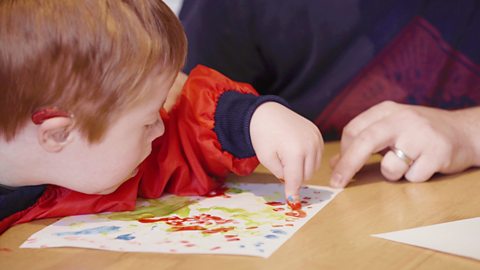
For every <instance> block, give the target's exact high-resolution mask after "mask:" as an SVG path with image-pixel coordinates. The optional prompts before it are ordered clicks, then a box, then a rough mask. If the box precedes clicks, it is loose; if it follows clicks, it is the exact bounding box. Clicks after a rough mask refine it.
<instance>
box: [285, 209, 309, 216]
mask: <svg viewBox="0 0 480 270" xmlns="http://www.w3.org/2000/svg"><path fill="white" fill-rule="evenodd" d="M285 215H287V216H291V217H299V218H304V217H306V216H307V213H305V212H304V211H302V210H294V211H292V212H288V213H285Z"/></svg>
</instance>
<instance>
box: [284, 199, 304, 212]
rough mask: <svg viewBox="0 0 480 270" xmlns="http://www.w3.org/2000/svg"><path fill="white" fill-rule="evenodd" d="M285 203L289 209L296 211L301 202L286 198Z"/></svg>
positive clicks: (299, 207)
mask: <svg viewBox="0 0 480 270" xmlns="http://www.w3.org/2000/svg"><path fill="white" fill-rule="evenodd" d="M287 204H288V206H289V207H290V209H292V210H294V211H296V210H300V209H302V203H301V202H291V201H289V200H287Z"/></svg>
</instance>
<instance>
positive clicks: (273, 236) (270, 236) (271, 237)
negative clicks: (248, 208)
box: [265, 234, 278, 239]
mask: <svg viewBox="0 0 480 270" xmlns="http://www.w3.org/2000/svg"><path fill="white" fill-rule="evenodd" d="M265 238H267V239H277V238H278V236H276V235H274V234H267V235H265Z"/></svg>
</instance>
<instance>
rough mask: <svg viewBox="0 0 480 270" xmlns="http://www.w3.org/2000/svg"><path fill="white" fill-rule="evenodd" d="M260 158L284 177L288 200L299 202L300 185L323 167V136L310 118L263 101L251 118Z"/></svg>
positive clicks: (254, 143) (252, 137) (273, 170)
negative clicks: (321, 165) (321, 163)
mask: <svg viewBox="0 0 480 270" xmlns="http://www.w3.org/2000/svg"><path fill="white" fill-rule="evenodd" d="M250 136H251V140H252V145H253V148H254V150H255V153H256V154H257V158H258V160H259V161H260V163H262V164H263V165H264V166H265V167H266V168H267V169H269V170H270V171H271V172H272V173H273V174H274V175H275V176H276V177H277V178H278V179H283V180H284V181H285V196H286V198H287V201H288V202H291V203H295V204H297V203H299V202H300V196H299V189H300V187H301V185H302V183H303V182H304V180H306V179H309V178H310V177H311V176H312V174H313V172H314V171H315V170H316V169H318V168H319V167H320V162H321V158H322V152H323V139H322V135H321V134H320V131H319V130H318V128H317V127H316V126H315V125H314V124H313V123H312V122H310V121H309V120H307V119H305V118H303V117H302V116H300V115H298V114H296V113H295V112H293V111H291V110H290V109H288V108H286V107H285V106H283V105H281V104H279V103H276V102H266V103H264V104H262V105H260V106H259V107H258V108H257V109H256V111H255V112H254V114H253V116H252V120H251V122H250Z"/></svg>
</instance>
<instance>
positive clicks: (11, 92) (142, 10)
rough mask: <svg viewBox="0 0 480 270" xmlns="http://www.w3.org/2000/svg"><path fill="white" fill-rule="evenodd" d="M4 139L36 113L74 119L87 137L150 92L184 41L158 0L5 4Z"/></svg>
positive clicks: (0, 127)
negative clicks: (52, 110)
mask: <svg viewBox="0 0 480 270" xmlns="http://www.w3.org/2000/svg"><path fill="white" fill-rule="evenodd" d="M0 37H1V38H0V87H1V91H0V136H2V137H4V139H6V140H7V141H8V140H10V139H12V138H14V137H15V135H16V133H17V132H18V131H19V130H21V129H22V127H24V125H25V124H26V123H27V122H29V121H30V118H31V115H32V113H33V112H35V111H36V110H39V109H42V108H45V107H52V106H54V107H56V108H59V109H61V110H64V111H67V112H68V113H70V114H73V115H74V116H75V126H76V127H78V128H79V130H81V131H82V132H83V133H84V134H85V136H86V137H87V138H88V139H89V141H91V142H94V141H98V140H100V139H101V137H102V135H103V134H104V133H105V131H106V129H107V128H108V125H109V123H111V122H112V120H115V117H116V115H118V113H119V111H121V110H125V109H128V108H129V107H131V106H132V105H134V104H135V103H138V102H141V100H142V99H143V98H145V96H146V95H147V93H145V91H144V89H143V87H142V83H143V82H144V81H145V79H146V78H147V77H149V76H151V75H152V74H153V73H154V72H155V73H161V74H163V73H169V74H175V73H177V72H178V70H179V69H180V68H181V66H182V65H183V61H184V58H185V50H186V41H185V37H184V33H183V30H182V27H181V25H180V23H179V22H178V20H177V19H176V17H175V15H174V14H173V13H172V12H171V11H170V10H169V8H168V7H167V6H166V5H165V4H163V3H162V1H160V0H123V1H119V0H85V1H64V0H41V1H40V0H4V1H1V2H0Z"/></svg>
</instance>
